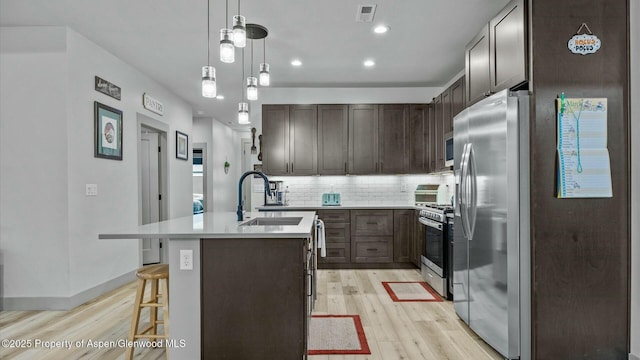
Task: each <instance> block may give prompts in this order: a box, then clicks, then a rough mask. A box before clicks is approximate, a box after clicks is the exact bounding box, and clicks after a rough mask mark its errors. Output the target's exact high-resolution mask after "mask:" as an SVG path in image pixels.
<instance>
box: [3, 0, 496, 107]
mask: <svg viewBox="0 0 640 360" xmlns="http://www.w3.org/2000/svg"><path fill="white" fill-rule="evenodd" d="M507 2H508V0H358V1H356V0H315V1H311V0H287V1H285V0H244V1H242V2H241V10H242V11H241V13H242V14H243V15H245V16H246V18H247V22H248V23H257V24H261V25H263V26H265V27H267V28H268V29H269V36H268V37H267V40H266V43H267V46H266V51H267V53H266V56H267V62H268V63H269V64H270V65H271V79H272V80H271V84H272V85H271V86H272V87H330V88H334V87H413V86H415V87H423V86H442V85H444V84H445V83H446V82H447V81H449V80H451V78H452V77H453V76H454V75H455V74H457V73H458V72H460V71H461V70H462V69H463V68H464V55H463V52H464V46H465V45H466V43H467V42H468V41H469V40H470V39H471V38H472V37H473V36H474V35H475V34H476V33H477V32H478V31H479V30H480V28H481V27H482V26H483V25H484V24H486V23H487V22H488V21H489V19H490V18H491V17H492V16H493V15H495V14H496V13H498V11H499V10H500V9H501V8H502V7H503V6H504V5H505V4H506V3H507ZM363 4H376V5H377V9H376V13H375V17H374V19H373V22H372V23H362V22H356V20H355V19H356V10H357V8H358V5H363ZM237 6H238V5H237V1H236V0H231V1H229V8H230V9H229V18H230V17H231V16H232V15H234V14H235V13H236V12H237ZM224 7H225V1H224V0H211V59H212V61H211V62H212V65H214V66H215V67H216V70H217V81H218V93H219V94H223V95H224V96H225V99H224V100H216V99H206V98H203V97H202V96H201V89H200V77H201V68H202V66H203V65H206V62H207V1H206V0H108V1H97V0H0V25H2V26H12V25H22V26H25V25H66V26H69V27H71V28H72V29H74V30H75V31H77V32H79V33H81V34H82V35H84V36H86V37H87V38H89V39H91V40H92V41H94V42H95V43H97V44H98V45H100V46H101V47H103V48H105V49H106V50H108V51H110V52H111V53H113V54H114V55H116V56H118V57H119V58H121V59H122V60H124V61H125V62H127V63H129V64H131V65H133V66H134V67H136V68H137V69H139V70H140V71H142V72H144V73H146V74H147V75H149V76H150V77H152V78H154V79H155V80H156V81H158V82H159V83H161V84H163V85H164V86H166V87H167V88H169V89H171V90H172V91H173V92H175V93H176V94H177V95H178V96H180V97H182V98H184V99H185V100H186V101H187V102H189V103H190V104H192V105H193V112H194V116H195V115H196V114H198V111H201V112H202V114H201V115H199V116H212V117H216V118H235V113H236V111H237V103H238V101H239V100H240V95H241V93H240V81H241V77H242V76H241V65H240V64H241V63H240V61H239V60H240V51H238V50H236V62H235V63H233V64H224V63H221V62H220V61H219V60H218V58H219V51H218V42H219V30H220V29H221V28H223V27H224V20H225V16H224ZM230 22H231V21H230ZM377 24H386V25H388V26H389V27H390V28H391V30H390V31H389V32H388V33H386V34H384V35H376V34H374V33H373V31H372V28H373V27H374V25H377ZM262 49H263V46H262V40H259V41H256V42H255V43H254V58H255V59H254V63H255V65H254V69H255V70H254V72H255V73H256V74H257V72H258V64H259V63H260V62H262ZM249 51H250V44H248V45H247V48H245V61H246V72H248V71H249V59H250V52H249ZM294 58H298V59H300V60H301V61H302V62H303V65H302V66H301V67H298V68H296V67H293V66H291V64H290V62H291V60H292V59H294ZM365 59H373V60H374V61H375V62H376V65H375V66H374V67H372V68H365V67H364V66H363V61H364V60H365ZM256 76H257V75H256ZM425 101H427V99H425Z"/></svg>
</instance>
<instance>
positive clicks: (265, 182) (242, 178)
mask: <svg viewBox="0 0 640 360" xmlns="http://www.w3.org/2000/svg"><path fill="white" fill-rule="evenodd" d="M251 174H256V175H258V176H260V177H261V178H262V179H263V180H264V192H265V193H266V194H267V196H271V189H270V188H269V179H267V176H266V175H265V174H263V173H261V172H259V171H253V170H252V171H247V172H246V173H244V174H242V176H240V180H239V181H238V211H237V212H236V214H238V221H242V220H244V216H243V215H242V213H243V211H242V182H243V181H244V178H246V177H247V176H249V175H251Z"/></svg>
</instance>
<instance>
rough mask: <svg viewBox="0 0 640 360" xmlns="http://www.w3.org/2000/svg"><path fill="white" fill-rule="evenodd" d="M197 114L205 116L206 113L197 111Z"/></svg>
mask: <svg viewBox="0 0 640 360" xmlns="http://www.w3.org/2000/svg"><path fill="white" fill-rule="evenodd" d="M196 113H197V114H198V115H204V111H202V110H198V111H196Z"/></svg>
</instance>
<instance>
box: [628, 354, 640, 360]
mask: <svg viewBox="0 0 640 360" xmlns="http://www.w3.org/2000/svg"><path fill="white" fill-rule="evenodd" d="M629 360H640V355H633V354H631V353H629Z"/></svg>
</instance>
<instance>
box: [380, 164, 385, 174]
mask: <svg viewBox="0 0 640 360" xmlns="http://www.w3.org/2000/svg"><path fill="white" fill-rule="evenodd" d="M383 168H384V162H383V161H380V172H384V170H382V169H383Z"/></svg>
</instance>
